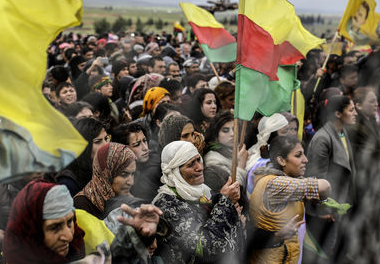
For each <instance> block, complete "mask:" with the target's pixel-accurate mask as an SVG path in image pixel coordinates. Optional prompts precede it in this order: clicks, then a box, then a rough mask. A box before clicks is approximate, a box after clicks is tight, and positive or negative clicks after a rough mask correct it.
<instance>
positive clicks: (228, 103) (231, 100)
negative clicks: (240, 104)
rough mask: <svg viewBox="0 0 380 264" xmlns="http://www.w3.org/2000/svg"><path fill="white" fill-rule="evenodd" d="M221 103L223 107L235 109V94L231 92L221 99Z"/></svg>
mask: <svg viewBox="0 0 380 264" xmlns="http://www.w3.org/2000/svg"><path fill="white" fill-rule="evenodd" d="M220 104H221V105H222V108H223V109H227V110H230V109H234V104H235V94H231V95H229V96H227V97H226V98H225V99H224V100H221V101H220Z"/></svg>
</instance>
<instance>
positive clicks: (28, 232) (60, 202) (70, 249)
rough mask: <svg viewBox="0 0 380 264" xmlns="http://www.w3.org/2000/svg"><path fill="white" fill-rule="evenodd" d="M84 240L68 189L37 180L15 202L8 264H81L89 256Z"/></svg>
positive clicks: (8, 235) (7, 236) (7, 247)
mask: <svg viewBox="0 0 380 264" xmlns="http://www.w3.org/2000/svg"><path fill="white" fill-rule="evenodd" d="M83 237H84V232H83V230H82V229H80V228H79V227H78V225H77V223H76V218H75V211H74V206H73V199H72V198H71V196H70V192H69V191H68V189H67V188H66V186H65V185H56V184H53V183H48V182H46V181H43V180H34V181H32V182H30V183H29V184H28V185H27V186H25V187H24V188H23V189H22V190H21V191H20V192H19V194H18V195H17V196H16V198H15V200H14V202H13V205H12V208H11V213H10V216H9V220H8V224H7V228H6V232H5V237H4V246H3V252H4V256H5V262H6V263H8V264H22V263H52V264H53V263H67V262H70V261H74V260H78V259H81V258H83V257H84V255H85V252H84V251H85V250H84V241H83Z"/></svg>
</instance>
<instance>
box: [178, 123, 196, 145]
mask: <svg viewBox="0 0 380 264" xmlns="http://www.w3.org/2000/svg"><path fill="white" fill-rule="evenodd" d="M180 140H181V141H188V142H191V143H193V142H194V126H193V124H192V123H187V124H186V125H185V126H184V127H183V128H182V132H181V138H180Z"/></svg>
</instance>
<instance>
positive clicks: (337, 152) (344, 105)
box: [306, 95, 357, 256]
mask: <svg viewBox="0 0 380 264" xmlns="http://www.w3.org/2000/svg"><path fill="white" fill-rule="evenodd" d="M356 116H357V113H356V110H355V106H354V103H353V102H352V101H351V100H350V99H349V98H348V97H346V96H341V95H338V96H333V97H332V98H330V100H329V101H328V103H327V120H328V121H327V123H326V124H325V125H324V126H323V127H322V128H320V129H319V130H318V131H317V133H316V134H315V135H314V137H313V138H312V140H311V142H310V145H309V149H308V155H307V156H308V159H309V164H308V166H307V171H306V175H309V176H316V177H318V178H321V179H327V180H328V181H329V182H330V183H331V188H332V192H331V198H333V199H334V200H335V201H337V202H338V203H349V204H351V205H353V204H354V202H355V192H356V190H355V189H356V186H355V181H354V177H355V165H354V157H353V152H352V148H351V143H350V140H349V138H348V134H347V131H346V129H345V127H344V126H345V125H354V124H355V121H356ZM307 209H308V216H307V219H306V220H307V223H308V226H309V227H310V231H311V232H312V234H313V236H314V238H315V239H316V240H317V242H318V243H319V244H320V245H321V246H322V248H323V249H324V250H325V252H326V253H327V254H328V255H329V256H332V255H334V254H335V253H334V252H336V249H337V248H335V246H336V245H338V244H340V243H341V241H339V240H341V238H342V237H341V236H340V235H339V234H338V232H340V231H339V227H340V222H341V220H342V217H340V216H339V217H338V216H337V215H336V214H333V213H332V212H330V211H316V212H315V211H312V210H311V209H312V208H307ZM344 218H345V217H344Z"/></svg>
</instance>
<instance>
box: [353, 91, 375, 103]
mask: <svg viewBox="0 0 380 264" xmlns="http://www.w3.org/2000/svg"><path fill="white" fill-rule="evenodd" d="M370 92H373V93H375V90H374V89H373V88H370V87H359V88H356V89H355V90H354V93H353V95H352V101H354V103H355V104H362V103H363V102H364V100H365V98H366V97H367V94H369V93H370Z"/></svg>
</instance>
